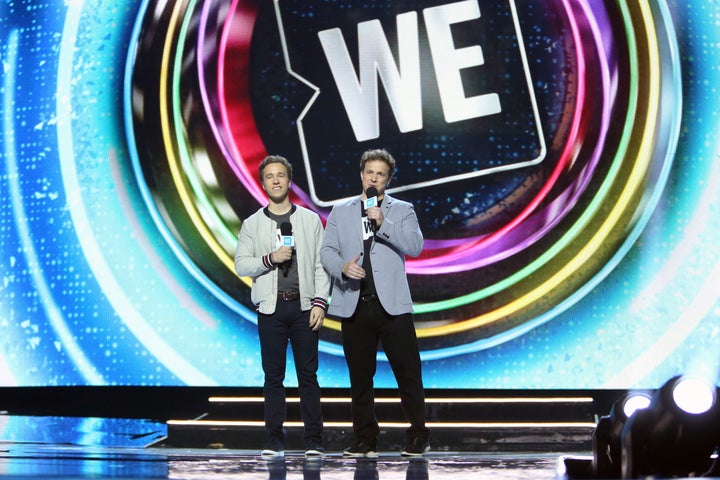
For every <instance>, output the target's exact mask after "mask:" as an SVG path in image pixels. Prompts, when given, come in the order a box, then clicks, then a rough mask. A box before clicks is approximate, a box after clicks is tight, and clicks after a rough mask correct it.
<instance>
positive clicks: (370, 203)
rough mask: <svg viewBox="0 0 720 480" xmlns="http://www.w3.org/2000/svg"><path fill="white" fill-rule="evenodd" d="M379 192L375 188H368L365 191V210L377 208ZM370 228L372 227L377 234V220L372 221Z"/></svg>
mask: <svg viewBox="0 0 720 480" xmlns="http://www.w3.org/2000/svg"><path fill="white" fill-rule="evenodd" d="M377 196H378V190H377V188H375V187H368V188H367V190H365V197H366V199H365V203H364V204H363V206H364V207H365V210H367V209H368V208H370V207H377V204H378V198H377ZM370 226H371V227H372V231H373V233H375V232H377V222H376V221H375V220H372V219H371V220H370Z"/></svg>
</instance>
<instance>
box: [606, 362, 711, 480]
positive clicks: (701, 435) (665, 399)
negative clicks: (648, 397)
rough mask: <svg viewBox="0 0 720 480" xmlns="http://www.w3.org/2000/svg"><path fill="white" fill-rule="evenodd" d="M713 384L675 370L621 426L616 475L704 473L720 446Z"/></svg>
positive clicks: (708, 469)
mask: <svg viewBox="0 0 720 480" xmlns="http://www.w3.org/2000/svg"><path fill="white" fill-rule="evenodd" d="M717 397H718V389H717V387H716V386H715V385H712V384H709V383H708V382H705V381H703V380H702V379H698V378H692V377H686V376H677V377H673V378H671V379H670V380H668V381H667V382H666V383H665V384H664V385H663V386H662V387H661V388H660V389H659V390H658V391H657V392H655V395H653V398H652V401H651V402H650V405H649V406H648V408H645V409H643V410H638V411H637V412H636V413H635V415H633V416H632V417H630V418H628V420H627V422H626V423H625V426H624V427H623V429H622V432H621V437H620V438H621V442H620V443H621V475H622V477H621V478H636V477H638V476H645V475H657V476H665V477H674V476H681V477H697V476H704V475H705V474H706V473H707V472H708V471H710V470H711V469H712V468H714V465H713V456H714V454H716V451H717V449H718V447H719V446H720V407H719V406H718V402H717Z"/></svg>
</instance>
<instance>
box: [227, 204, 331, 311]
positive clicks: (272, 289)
mask: <svg viewBox="0 0 720 480" xmlns="http://www.w3.org/2000/svg"><path fill="white" fill-rule="evenodd" d="M290 223H292V227H293V237H294V238H295V251H296V254H297V255H296V258H297V262H298V277H299V278H298V280H299V283H300V308H301V309H302V310H303V311H305V310H309V309H310V308H311V307H313V306H319V307H322V308H323V309H325V310H327V298H328V294H329V290H330V279H329V277H328V274H327V272H325V270H324V269H323V266H322V264H321V263H320V244H321V243H322V240H323V227H322V222H321V221H320V218H319V217H318V215H317V214H316V213H315V212H313V211H311V210H308V209H307V208H303V207H301V206H298V205H293V212H292V213H291V214H290ZM277 229H278V225H277V223H276V222H275V221H274V220H273V219H271V218H270V217H269V216H268V214H267V210H266V208H261V209H260V210H258V211H257V212H255V213H253V214H252V215H251V216H249V217H248V218H247V219H246V220H245V221H244V222H243V224H242V227H241V228H240V233H239V234H238V243H237V248H236V249H235V272H236V273H237V274H238V275H240V276H241V277H244V276H248V277H251V278H252V289H251V290H250V299H251V300H252V302H253V303H254V304H255V305H256V306H257V309H258V311H259V312H261V313H264V314H268V315H269V314H272V313H273V312H275V305H276V303H277V285H278V277H277V276H278V268H277V265H274V264H273V263H272V261H271V260H270V254H271V253H272V252H274V251H275V250H277V244H276V242H277V235H278V234H277Z"/></svg>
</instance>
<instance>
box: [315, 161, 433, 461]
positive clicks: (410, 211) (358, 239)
mask: <svg viewBox="0 0 720 480" xmlns="http://www.w3.org/2000/svg"><path fill="white" fill-rule="evenodd" d="M394 171H395V160H394V159H393V157H392V156H391V155H390V154H389V153H388V152H387V151H386V150H384V149H377V150H369V151H367V152H365V153H364V154H363V155H362V157H361V159H360V181H361V183H362V188H363V191H362V194H361V195H360V196H358V197H356V198H354V199H352V200H350V201H348V202H346V203H343V204H338V205H335V206H334V207H333V209H332V211H331V212H330V216H329V217H328V220H327V224H326V226H325V238H324V240H323V245H322V248H321V250H320V258H321V261H322V264H323V265H324V266H325V269H326V270H327V271H328V273H330V275H331V276H332V278H333V289H332V298H331V301H330V308H329V311H328V313H329V314H330V315H332V316H335V317H339V318H340V320H341V325H342V342H343V350H344V353H345V360H346V362H347V365H348V370H349V372H350V391H351V396H352V420H353V431H354V434H355V442H354V443H353V444H352V445H351V446H350V447H348V448H347V449H345V451H344V452H343V454H344V455H345V456H351V457H375V456H377V438H378V435H379V433H380V429H379V426H378V422H377V419H376V416H375V398H374V386H373V377H374V375H375V370H376V366H377V365H376V355H377V346H378V342H379V343H381V344H382V346H383V350H384V352H385V354H386V355H387V358H388V361H389V362H390V366H391V367H392V370H393V373H394V374H395V379H396V381H397V383H398V387H399V393H400V401H401V405H402V409H403V412H404V414H405V417H406V418H407V420H408V422H409V423H410V428H408V430H407V444H406V446H405V448H403V450H402V451H401V453H402V455H403V456H420V455H423V454H424V453H425V452H427V451H428V450H429V448H430V444H429V430H428V429H427V427H426V426H425V392H424V387H423V382H422V372H421V363H420V353H419V349H418V344H417V337H416V333H415V326H414V324H413V318H412V310H413V305H412V298H411V296H410V287H409V285H408V280H407V274H406V272H405V255H409V256H412V257H416V256H418V255H420V253H421V251H422V247H423V235H422V232H421V231H420V226H419V223H418V219H417V216H416V215H415V210H414V208H413V206H412V204H410V203H408V202H405V201H402V200H399V199H396V198H393V197H391V196H390V195H387V194H386V193H385V189H386V187H387V186H388V184H389V183H390V180H391V179H392V176H393V173H394Z"/></svg>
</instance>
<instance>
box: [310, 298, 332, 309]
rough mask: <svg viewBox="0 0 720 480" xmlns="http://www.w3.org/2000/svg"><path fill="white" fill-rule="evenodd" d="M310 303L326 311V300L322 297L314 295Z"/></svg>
mask: <svg viewBox="0 0 720 480" xmlns="http://www.w3.org/2000/svg"><path fill="white" fill-rule="evenodd" d="M311 303H312V306H313V307H320V308H322V309H323V310H325V311H326V312H327V309H328V302H327V300H325V299H324V298H320V297H315V298H313V299H312V302H311Z"/></svg>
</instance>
